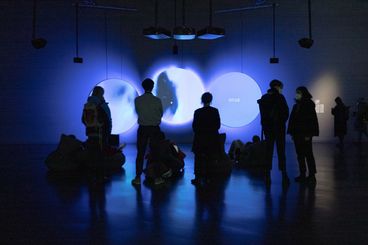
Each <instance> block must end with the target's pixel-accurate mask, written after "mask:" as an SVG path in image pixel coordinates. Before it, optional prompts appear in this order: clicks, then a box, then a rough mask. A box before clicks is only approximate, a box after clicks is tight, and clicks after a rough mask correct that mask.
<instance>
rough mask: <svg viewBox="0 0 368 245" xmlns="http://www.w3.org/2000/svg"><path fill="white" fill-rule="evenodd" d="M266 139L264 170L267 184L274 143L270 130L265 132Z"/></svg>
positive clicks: (269, 178) (269, 177) (269, 182)
mask: <svg viewBox="0 0 368 245" xmlns="http://www.w3.org/2000/svg"><path fill="white" fill-rule="evenodd" d="M265 141H266V164H267V167H266V170H265V182H266V184H267V185H270V184H271V170H272V158H273V148H274V145H275V136H274V135H273V133H272V132H265Z"/></svg>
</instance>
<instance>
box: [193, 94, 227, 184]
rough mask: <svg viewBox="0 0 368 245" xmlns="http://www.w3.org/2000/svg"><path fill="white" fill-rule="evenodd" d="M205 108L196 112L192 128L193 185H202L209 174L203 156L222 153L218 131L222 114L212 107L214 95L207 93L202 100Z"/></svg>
mask: <svg viewBox="0 0 368 245" xmlns="http://www.w3.org/2000/svg"><path fill="white" fill-rule="evenodd" d="M201 101H202V104H203V107H202V108H199V109H197V110H196V111H195V112H194V118H193V123H192V128H193V132H194V139H193V146H192V151H193V152H194V156H195V159H194V174H195V178H194V179H193V180H192V184H194V185H197V184H200V181H201V179H202V178H203V177H205V175H206V172H207V169H206V168H207V167H208V166H206V163H205V162H204V161H203V160H202V159H201V156H203V155H206V156H207V157H209V156H214V155H216V154H219V153H220V152H221V151H220V138H219V133H218V130H219V128H220V125H221V121H220V114H219V112H218V110H217V109H216V108H214V107H212V106H210V104H211V102H212V94H211V93H209V92H206V93H204V94H203V95H202V98H201Z"/></svg>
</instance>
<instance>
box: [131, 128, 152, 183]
mask: <svg viewBox="0 0 368 245" xmlns="http://www.w3.org/2000/svg"><path fill="white" fill-rule="evenodd" d="M147 131H148V130H147V128H145V127H144V126H139V128H138V131H137V158H136V161H135V173H136V177H135V179H134V180H133V181H132V183H133V184H140V176H141V175H142V172H143V163H144V154H145V153H146V148H147V143H148V138H149V134H148V132H147Z"/></svg>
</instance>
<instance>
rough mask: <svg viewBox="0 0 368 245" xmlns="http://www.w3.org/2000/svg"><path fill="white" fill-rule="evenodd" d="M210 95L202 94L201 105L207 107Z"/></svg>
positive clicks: (210, 100)
mask: <svg viewBox="0 0 368 245" xmlns="http://www.w3.org/2000/svg"><path fill="white" fill-rule="evenodd" d="M212 98H213V97H212V94H211V93H210V92H206V93H204V94H202V97H201V101H202V104H203V105H205V106H209V105H210V104H211V102H212Z"/></svg>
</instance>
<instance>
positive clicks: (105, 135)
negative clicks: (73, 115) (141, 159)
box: [82, 86, 112, 151]
mask: <svg viewBox="0 0 368 245" xmlns="http://www.w3.org/2000/svg"><path fill="white" fill-rule="evenodd" d="M104 92H105V91H104V89H103V88H102V87H100V86H96V87H94V88H93V91H92V95H91V96H89V97H88V99H87V102H86V103H85V104H84V107H83V114H82V123H83V124H84V125H85V126H86V136H87V137H88V139H87V147H88V146H92V147H93V146H95V148H96V149H99V150H101V151H103V150H104V149H105V148H106V147H107V146H108V141H109V137H110V135H111V129H112V119H111V112H110V108H109V105H108V103H107V102H106V101H105V98H104Z"/></svg>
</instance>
